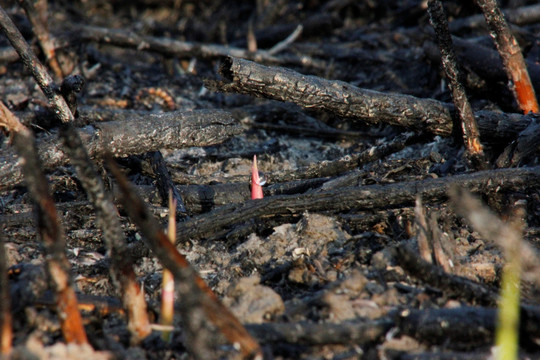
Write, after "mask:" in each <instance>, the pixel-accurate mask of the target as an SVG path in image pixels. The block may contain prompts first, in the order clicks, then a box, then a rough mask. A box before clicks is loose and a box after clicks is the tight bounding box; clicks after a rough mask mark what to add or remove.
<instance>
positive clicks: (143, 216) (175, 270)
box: [108, 159, 261, 358]
mask: <svg viewBox="0 0 540 360" xmlns="http://www.w3.org/2000/svg"><path fill="white" fill-rule="evenodd" d="M108 166H109V169H110V170H111V172H112V173H113V175H114V177H115V178H116V181H117V182H118V185H119V186H120V189H121V191H122V195H123V196H122V202H123V204H124V207H125V209H126V211H127V212H128V214H129V216H130V219H131V220H132V221H133V222H134V223H136V224H137V226H138V227H139V229H140V230H141V232H142V233H143V235H144V238H145V240H146V245H147V246H148V247H149V248H150V249H151V250H152V252H153V253H154V254H155V256H156V257H157V258H158V259H159V261H160V262H161V263H162V264H163V266H164V267H166V268H167V269H168V270H169V271H170V272H171V273H172V274H173V276H174V278H175V281H177V282H178V286H177V287H176V289H177V290H176V291H177V295H178V298H179V299H180V301H181V304H182V306H181V315H182V319H183V321H184V325H185V331H186V337H187V339H186V347H187V348H188V349H189V350H190V352H191V353H192V355H193V356H194V357H195V358H211V355H210V354H211V349H212V346H214V345H215V344H214V343H211V341H212V339H213V338H214V337H213V336H212V333H211V330H210V329H209V328H208V327H207V325H205V323H206V322H207V319H209V320H210V321H211V322H212V323H213V324H214V325H215V326H216V327H217V328H218V329H219V330H220V331H221V332H222V333H223V335H224V336H225V337H226V338H227V339H228V340H229V341H231V342H232V343H238V344H239V345H240V350H241V352H242V354H243V355H244V356H246V357H251V356H255V355H257V354H259V355H260V354H261V349H260V347H259V345H258V344H257V342H256V341H255V340H254V339H253V338H252V337H251V335H249V333H248V332H247V331H246V329H245V328H244V327H243V326H242V324H241V323H240V322H239V321H238V319H237V318H236V317H235V316H234V315H233V314H232V313H231V312H230V311H229V310H228V309H227V308H226V307H225V306H223V304H222V303H221V302H220V301H219V300H218V299H217V297H216V295H215V294H214V293H213V292H212V290H211V289H210V288H209V287H208V285H206V283H205V282H204V281H203V280H202V278H201V277H200V276H199V275H198V274H197V272H196V271H195V270H194V269H193V267H191V265H190V264H189V263H188V262H187V260H186V258H185V257H184V256H183V255H182V254H180V253H179V252H178V250H177V249H176V247H175V246H174V245H173V244H172V243H171V242H170V241H169V239H168V237H167V235H165V233H164V232H163V230H162V229H161V225H160V224H159V223H158V222H157V220H155V219H154V217H153V216H152V214H151V213H150V212H149V211H148V209H147V207H146V205H145V204H144V202H143V201H142V199H141V198H140V197H139V196H138V195H137V194H136V193H135V190H134V189H133V188H132V185H130V184H129V183H128V181H127V179H126V177H125V176H124V175H123V174H122V173H121V172H120V170H119V169H118V167H117V166H116V165H115V164H114V161H113V160H112V159H109V161H108Z"/></svg>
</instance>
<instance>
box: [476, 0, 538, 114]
mask: <svg viewBox="0 0 540 360" xmlns="http://www.w3.org/2000/svg"><path fill="white" fill-rule="evenodd" d="M475 3H476V4H477V5H478V6H479V7H480V8H481V9H482V12H483V13H484V17H485V19H486V23H487V25H488V29H489V32H490V34H491V37H492V38H493V40H494V41H495V45H496V46H497V50H498V51H499V54H500V55H501V57H502V59H503V63H504V68H505V69H506V73H507V75H508V78H509V80H511V81H512V86H511V89H512V91H513V92H514V96H515V98H516V101H517V103H518V105H519V107H520V108H521V110H522V111H523V112H524V113H525V114H526V113H528V112H529V111H532V112H535V113H537V112H538V111H539V107H538V101H537V100H536V95H535V93H534V88H533V86H532V83H531V78H530V77H529V73H528V71H527V65H526V64H525V60H524V59H523V54H522V53H521V48H520V47H519V44H518V42H517V40H516V38H515V37H514V35H513V34H512V32H511V31H510V28H509V27H508V24H507V23H506V21H505V20H504V15H503V14H502V12H501V9H500V8H499V6H498V5H497V1H496V0H475Z"/></svg>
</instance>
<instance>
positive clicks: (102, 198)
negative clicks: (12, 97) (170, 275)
mask: <svg viewBox="0 0 540 360" xmlns="http://www.w3.org/2000/svg"><path fill="white" fill-rule="evenodd" d="M60 136H61V137H62V140H63V143H64V145H65V148H66V150H67V152H68V154H69V157H70V159H71V164H72V165H73V166H74V167H75V169H76V171H77V176H78V178H79V181H80V182H81V184H82V187H83V188H84V190H85V191H86V194H87V196H88V199H89V200H90V203H92V205H93V207H94V209H95V211H96V217H97V222H98V224H99V227H100V228H101V230H102V232H103V239H104V240H105V243H106V245H107V248H108V250H109V255H110V257H111V267H110V274H111V278H112V279H113V281H114V283H115V285H116V288H117V289H118V292H119V294H120V296H121V297H122V302H123V305H124V307H125V309H126V311H127V315H128V316H127V317H128V328H129V330H130V332H131V334H132V342H133V343H138V342H139V341H140V340H142V339H143V338H145V337H146V336H148V335H149V334H150V331H151V329H150V320H149V319H148V314H147V312H146V300H145V298H144V292H143V290H142V289H141V287H140V285H139V283H138V282H137V276H136V275H135V271H134V270H133V265H132V264H133V259H132V258H131V257H130V256H129V255H128V254H127V251H126V249H127V243H126V240H125V238H124V233H123V231H122V226H121V224H120V220H119V218H118V215H117V214H118V210H117V209H116V207H115V206H114V204H113V200H112V196H111V195H110V194H109V193H107V192H106V190H105V186H104V184H103V181H102V180H101V177H100V176H99V175H98V172H97V170H96V169H95V166H94V165H93V163H92V161H91V160H90V157H89V156H88V153H87V152H86V151H85V147H84V144H83V143H82V142H81V138H80V137H79V136H78V135H77V133H76V131H75V129H74V128H73V127H71V126H65V127H63V128H62V129H61V131H60Z"/></svg>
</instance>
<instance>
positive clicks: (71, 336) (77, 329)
mask: <svg viewBox="0 0 540 360" xmlns="http://www.w3.org/2000/svg"><path fill="white" fill-rule="evenodd" d="M1 12H2V11H1V9H0V14H1ZM0 16H1V15H0ZM0 119H2V121H3V124H2V125H3V126H5V127H8V129H9V130H10V131H11V133H12V134H13V146H14V147H15V149H16V150H17V153H18V154H19V155H20V156H21V157H22V158H23V161H22V165H23V173H24V176H25V180H26V185H27V187H28V191H29V193H30V196H31V197H32V199H33V200H34V203H35V205H36V210H37V215H38V233H39V235H40V238H41V240H42V241H43V243H44V245H45V251H46V253H47V270H48V273H49V278H50V281H51V285H52V287H53V289H54V291H55V293H56V297H57V299H56V311H57V313H58V317H59V318H60V326H61V328H62V333H63V335H64V338H65V340H66V342H68V343H77V344H86V343H88V340H87V337H86V332H85V330H84V327H83V324H82V318H81V314H80V313H79V310H78V304H77V298H76V296H75V291H74V289H73V287H72V285H71V277H70V266H69V261H68V259H67V256H66V254H65V252H64V249H65V238H64V231H63V228H62V226H61V225H60V221H59V218H58V214H57V212H56V207H55V205H54V201H53V199H52V197H51V195H50V194H49V186H48V183H47V179H46V178H45V175H44V173H43V171H42V170H41V166H40V161H39V157H38V154H37V151H36V148H35V140H34V136H33V134H32V132H31V131H30V130H29V129H28V128H26V127H24V126H23V125H22V124H20V122H19V121H18V120H17V119H16V118H15V116H14V115H13V114H12V113H11V112H10V111H9V110H8V108H7V107H6V106H5V105H4V104H3V103H2V102H0ZM18 122H19V124H17V123H18ZM11 124H15V126H11Z"/></svg>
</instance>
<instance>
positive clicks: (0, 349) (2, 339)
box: [0, 229, 13, 357]
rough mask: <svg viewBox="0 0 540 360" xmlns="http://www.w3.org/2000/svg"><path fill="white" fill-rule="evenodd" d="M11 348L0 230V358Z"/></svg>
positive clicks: (4, 258)
mask: <svg viewBox="0 0 540 360" xmlns="http://www.w3.org/2000/svg"><path fill="white" fill-rule="evenodd" d="M12 346H13V327H12V316H11V299H10V295H9V281H8V266H7V259H6V238H5V236H4V229H0V357H4V356H7V355H9V353H10V352H11V348H12Z"/></svg>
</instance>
